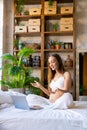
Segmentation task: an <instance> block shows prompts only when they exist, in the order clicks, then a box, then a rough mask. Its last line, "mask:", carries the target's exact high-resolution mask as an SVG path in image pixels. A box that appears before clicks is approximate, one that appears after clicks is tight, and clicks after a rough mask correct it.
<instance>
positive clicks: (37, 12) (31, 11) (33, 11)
mask: <svg viewBox="0 0 87 130" xmlns="http://www.w3.org/2000/svg"><path fill="white" fill-rule="evenodd" d="M29 14H30V15H40V14H41V8H30V9H29Z"/></svg>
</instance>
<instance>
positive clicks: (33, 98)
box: [27, 76, 74, 109]
mask: <svg viewBox="0 0 87 130" xmlns="http://www.w3.org/2000/svg"><path fill="white" fill-rule="evenodd" d="M63 87H64V77H63V76H62V77H60V78H59V79H58V80H57V81H53V80H52V81H51V83H50V88H51V89H52V91H54V92H55V90H56V89H58V88H60V89H63ZM27 101H28V103H29V105H31V106H33V105H39V106H43V107H44V108H45V109H68V108H70V107H72V106H73V104H74V103H73V97H72V95H71V94H70V93H69V92H67V93H64V94H63V95H62V96H61V97H60V98H58V99H57V100H56V101H55V102H54V103H51V102H50V101H49V99H46V98H44V97H42V96H38V95H35V94H29V95H28V96H27Z"/></svg>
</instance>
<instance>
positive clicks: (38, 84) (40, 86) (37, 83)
mask: <svg viewBox="0 0 87 130" xmlns="http://www.w3.org/2000/svg"><path fill="white" fill-rule="evenodd" d="M31 85H32V86H34V87H36V88H40V89H41V90H42V91H43V92H44V93H45V94H46V95H48V96H49V95H50V92H49V90H48V89H46V88H45V87H44V86H42V85H41V84H40V83H39V82H37V81H35V82H34V83H31Z"/></svg>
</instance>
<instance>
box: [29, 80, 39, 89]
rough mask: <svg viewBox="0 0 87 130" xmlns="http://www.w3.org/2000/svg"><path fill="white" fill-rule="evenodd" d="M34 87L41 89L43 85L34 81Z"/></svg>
mask: <svg viewBox="0 0 87 130" xmlns="http://www.w3.org/2000/svg"><path fill="white" fill-rule="evenodd" d="M31 85H32V86H34V87H36V88H40V87H41V84H40V83H39V82H37V81H34V83H31Z"/></svg>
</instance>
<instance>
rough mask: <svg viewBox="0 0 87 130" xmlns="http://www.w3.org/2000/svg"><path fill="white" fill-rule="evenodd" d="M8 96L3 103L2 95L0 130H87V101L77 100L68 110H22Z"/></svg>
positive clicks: (0, 99) (0, 98)
mask: <svg viewBox="0 0 87 130" xmlns="http://www.w3.org/2000/svg"><path fill="white" fill-rule="evenodd" d="M1 96H3V94H2V95H1ZM5 96H6V95H5ZM8 98H9V97H5V98H4V100H3V102H4V103H3V104H2V97H0V102H1V103H0V104H1V107H0V130H49V129H50V130H87V102H86V101H75V102H74V103H75V107H74V108H70V109H66V110H58V109H56V110H53V109H40V110H22V109H17V108H15V106H14V105H13V104H11V101H9V99H8ZM7 101H8V102H7Z"/></svg>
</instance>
